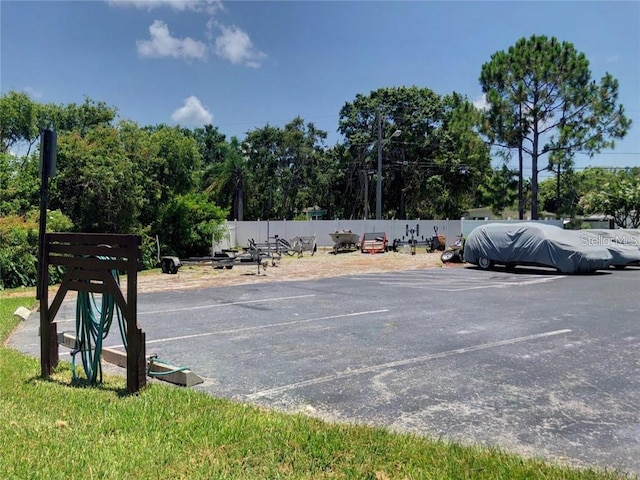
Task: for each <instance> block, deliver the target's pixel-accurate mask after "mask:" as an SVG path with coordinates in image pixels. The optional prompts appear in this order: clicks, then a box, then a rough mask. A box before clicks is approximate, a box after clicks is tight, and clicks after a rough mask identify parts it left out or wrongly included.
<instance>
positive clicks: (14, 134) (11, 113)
mask: <svg viewBox="0 0 640 480" xmlns="http://www.w3.org/2000/svg"><path fill="white" fill-rule="evenodd" d="M37 120H38V104H37V103H36V102H33V101H32V100H31V98H29V95H27V94H26V93H24V92H16V91H14V90H11V91H10V92H8V93H6V94H4V95H2V96H1V97H0V153H9V151H10V150H11V149H12V148H14V147H16V146H18V145H20V144H21V143H24V144H25V145H26V146H27V149H26V154H29V151H30V149H31V147H32V146H33V143H34V142H35V141H36V140H37V138H38V134H39V132H38V126H37Z"/></svg>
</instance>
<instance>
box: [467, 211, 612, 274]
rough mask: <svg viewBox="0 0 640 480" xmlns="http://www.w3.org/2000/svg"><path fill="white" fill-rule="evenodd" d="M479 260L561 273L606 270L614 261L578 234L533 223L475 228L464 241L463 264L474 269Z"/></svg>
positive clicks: (602, 250) (600, 247)
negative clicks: (542, 267) (549, 268)
mask: <svg viewBox="0 0 640 480" xmlns="http://www.w3.org/2000/svg"><path fill="white" fill-rule="evenodd" d="M593 243H597V242H593ZM481 258H487V259H489V260H491V261H493V262H494V263H499V264H505V265H506V264H509V265H514V266H515V265H541V266H546V267H552V268H556V269H558V270H560V271H561V272H563V273H579V272H592V271H594V270H602V269H607V268H609V266H610V265H611V261H612V259H613V258H612V255H611V254H610V253H609V251H608V250H607V249H606V248H604V247H602V246H598V245H589V242H588V241H585V240H584V239H583V238H581V237H580V233H579V231H577V230H563V229H562V228H560V227H556V226H554V225H545V224H543V223H533V222H532V223H489V224H486V225H481V226H479V227H476V228H474V229H473V230H472V231H471V233H470V234H469V236H468V237H467V239H466V241H465V245H464V260H465V262H469V263H473V264H476V265H477V264H478V261H479V260H480V259H481Z"/></svg>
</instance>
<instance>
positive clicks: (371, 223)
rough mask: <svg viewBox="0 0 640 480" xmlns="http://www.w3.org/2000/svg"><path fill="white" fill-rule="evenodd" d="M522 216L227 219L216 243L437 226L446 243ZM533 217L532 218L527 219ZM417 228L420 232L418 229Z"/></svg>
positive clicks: (397, 234)
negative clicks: (223, 236)
mask: <svg viewBox="0 0 640 480" xmlns="http://www.w3.org/2000/svg"><path fill="white" fill-rule="evenodd" d="M518 221H520V220H466V219H464V218H461V219H459V220H306V221H297V220H262V221H260V220H259V221H251V222H238V221H234V222H227V224H226V225H227V232H228V234H227V238H226V239H225V240H223V241H222V242H221V243H219V244H218V245H217V246H216V248H215V249H216V250H220V249H224V248H234V247H246V246H247V245H248V244H249V240H254V241H256V242H258V243H264V242H268V241H270V240H271V241H273V240H274V239H275V237H276V236H278V238H283V239H285V240H287V241H291V239H292V238H294V237H297V236H303V237H309V236H313V235H315V237H316V243H317V245H318V246H319V247H332V246H333V240H332V239H331V237H330V236H329V234H330V233H334V232H338V231H341V230H350V231H351V232H353V233H357V234H358V235H360V236H361V237H362V234H364V233H366V232H385V233H386V234H387V238H388V239H389V243H392V242H393V240H394V239H399V240H408V239H409V238H411V233H410V232H409V234H408V235H407V230H408V229H409V230H414V237H415V238H417V239H418V240H421V241H423V240H428V239H430V238H431V237H432V236H433V235H434V233H435V229H437V231H438V235H444V236H445V237H446V243H447V245H449V244H453V243H454V242H455V241H456V237H457V236H458V235H460V234H461V233H462V234H463V235H464V236H465V237H466V236H467V235H469V233H470V232H471V230H473V229H474V228H475V227H477V226H478V225H483V224H485V223H495V222H499V223H505V222H518ZM527 221H532V220H527ZM539 221H540V222H545V223H547V224H550V225H557V226H559V227H561V228H562V227H563V223H564V222H563V220H539ZM416 231H417V233H416Z"/></svg>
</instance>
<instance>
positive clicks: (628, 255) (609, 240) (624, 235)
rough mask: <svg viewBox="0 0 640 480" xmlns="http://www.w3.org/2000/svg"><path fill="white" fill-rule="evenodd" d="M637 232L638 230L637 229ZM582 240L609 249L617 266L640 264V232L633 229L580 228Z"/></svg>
mask: <svg viewBox="0 0 640 480" xmlns="http://www.w3.org/2000/svg"><path fill="white" fill-rule="evenodd" d="M636 232H637V231H636ZM580 235H581V239H582V242H583V243H585V244H588V245H597V246H601V247H604V248H606V249H607V250H609V253H610V254H611V256H612V257H613V259H612V261H611V265H612V266H613V267H616V268H625V267H629V266H640V232H638V233H634V232H633V231H632V230H622V229H617V230H607V229H585V230H580Z"/></svg>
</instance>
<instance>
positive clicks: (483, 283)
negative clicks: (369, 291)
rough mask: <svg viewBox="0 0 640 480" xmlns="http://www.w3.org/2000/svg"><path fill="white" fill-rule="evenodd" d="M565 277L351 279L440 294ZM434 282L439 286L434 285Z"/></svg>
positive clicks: (514, 285)
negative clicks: (432, 291)
mask: <svg viewBox="0 0 640 480" xmlns="http://www.w3.org/2000/svg"><path fill="white" fill-rule="evenodd" d="M565 277H566V276H565V275H554V276H544V277H541V276H539V275H523V276H521V277H513V276H509V277H505V278H504V279H496V278H491V279H487V278H486V277H485V276H476V277H460V276H453V277H450V276H444V275H431V274H429V275H422V276H416V275H405V274H404V273H397V274H392V275H382V276H380V275H375V276H374V275H363V276H358V277H350V278H351V279H353V280H358V281H369V282H374V283H377V284H379V285H385V286H390V287H405V288H413V289H419V290H423V289H429V290H435V291H440V292H460V291H466V290H477V289H487V288H507V287H517V286H522V285H533V284H537V283H545V282H550V281H553V280H556V279H559V278H565ZM434 280H435V281H436V282H437V284H434Z"/></svg>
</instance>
